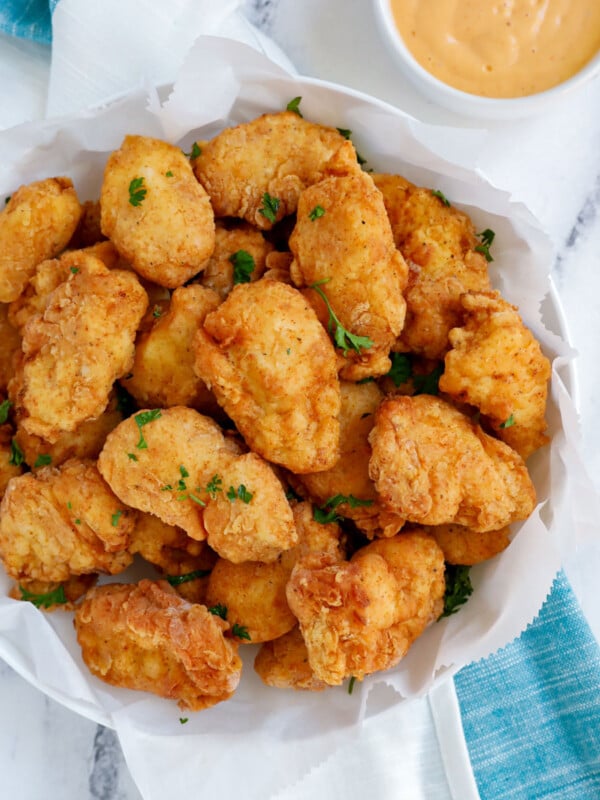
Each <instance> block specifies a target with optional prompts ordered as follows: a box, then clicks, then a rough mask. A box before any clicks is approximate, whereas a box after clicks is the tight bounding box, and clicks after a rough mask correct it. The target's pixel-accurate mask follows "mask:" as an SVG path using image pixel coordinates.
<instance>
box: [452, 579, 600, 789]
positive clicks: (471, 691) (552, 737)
mask: <svg viewBox="0 0 600 800" xmlns="http://www.w3.org/2000/svg"><path fill="white" fill-rule="evenodd" d="M454 680H455V686H456V692H457V695H458V700H459V704H460V709H461V716H462V722H463V728H464V732H465V738H466V741H467V746H468V749H469V756H470V759H471V764H472V767H473V772H474V774H475V779H476V781H477V785H478V788H479V793H480V795H481V798H482V800H542V798H544V800H600V648H599V647H598V644H597V642H596V640H595V638H594V636H593V634H592V632H591V630H590V628H589V626H588V624H587V622H586V621H585V618H584V617H583V614H582V612H581V610H580V608H579V604H578V602H577V600H576V598H575V596H574V594H573V591H572V589H571V587H570V585H569V583H568V581H567V579H566V577H565V575H564V574H563V573H562V572H561V573H559V575H558V577H557V578H556V580H555V582H554V585H553V588H552V592H551V594H550V595H549V597H548V599H547V601H546V603H545V604H544V606H543V607H542V610H541V612H540V614H539V616H538V618H537V619H536V620H535V621H534V622H533V623H532V624H531V625H530V626H529V627H528V628H527V630H526V631H524V633H523V634H522V635H521V636H520V637H519V638H518V639H517V640H516V641H515V642H513V643H512V644H510V645H508V646H507V647H505V648H503V649H502V650H500V651H499V652H498V653H496V654H495V655H493V656H491V657H489V658H486V659H484V660H482V661H479V662H477V663H475V664H471V665H469V666H468V667H465V668H464V669H462V670H461V671H460V672H459V673H458V674H457V675H456V676H455V679H454Z"/></svg>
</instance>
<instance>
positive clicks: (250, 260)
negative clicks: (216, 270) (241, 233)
mask: <svg viewBox="0 0 600 800" xmlns="http://www.w3.org/2000/svg"><path fill="white" fill-rule="evenodd" d="M229 260H230V261H231V263H232V264H233V283H234V285H236V284H238V283H250V276H251V275H252V273H253V272H254V268H255V266H256V264H255V263H254V257H253V256H252V254H251V253H249V252H248V251H247V250H236V252H235V253H232V254H231V255H230V256H229Z"/></svg>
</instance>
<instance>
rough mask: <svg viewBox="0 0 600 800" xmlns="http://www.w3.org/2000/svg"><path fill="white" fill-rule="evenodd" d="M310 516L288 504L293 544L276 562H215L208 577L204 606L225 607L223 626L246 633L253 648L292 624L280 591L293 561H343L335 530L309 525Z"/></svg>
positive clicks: (305, 508)
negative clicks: (311, 556)
mask: <svg viewBox="0 0 600 800" xmlns="http://www.w3.org/2000/svg"><path fill="white" fill-rule="evenodd" d="M312 512H313V508H312V505H311V503H296V504H295V505H294V507H293V514H294V523H295V526H296V530H297V532H298V544H297V545H296V546H295V547H293V548H292V549H290V550H287V551H286V552H284V553H282V554H281V555H280V557H279V558H278V559H277V560H276V561H273V562H271V563H264V562H262V561H246V562H244V563H238V564H234V563H232V562H230V561H227V560H225V559H219V560H218V561H217V563H216V564H215V567H214V569H213V571H212V572H211V574H210V577H209V579H208V589H207V594H206V604H207V605H208V606H216V605H221V606H224V607H226V608H227V609H228V614H227V619H228V620H229V622H231V623H237V624H238V625H241V626H243V627H244V628H246V630H247V632H248V635H249V637H250V639H249V641H250V642H252V643H253V644H256V643H258V642H266V641H269V640H271V639H276V638H278V637H279V636H282V635H283V634H284V633H286V632H287V631H289V630H291V628H293V627H294V625H295V624H296V617H295V616H294V615H293V614H292V612H291V611H290V609H289V606H288V603H287V599H286V594H285V590H286V585H287V582H288V580H289V577H290V575H291V573H292V569H293V567H294V564H295V563H296V561H297V560H298V559H299V558H302V557H303V556H305V555H307V554H308V553H327V554H329V555H332V556H333V557H334V558H335V559H336V560H338V561H341V560H342V558H343V554H342V549H341V545H340V528H339V526H338V525H337V524H336V523H331V524H329V525H321V524H320V523H318V522H315V521H314V519H313V513H312Z"/></svg>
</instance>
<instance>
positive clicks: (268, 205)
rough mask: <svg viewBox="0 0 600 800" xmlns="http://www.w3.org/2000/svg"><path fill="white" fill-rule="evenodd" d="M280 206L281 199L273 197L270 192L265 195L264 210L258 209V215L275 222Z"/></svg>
mask: <svg viewBox="0 0 600 800" xmlns="http://www.w3.org/2000/svg"><path fill="white" fill-rule="evenodd" d="M280 205H281V201H280V200H279V198H277V197H271V195H270V194H269V193H268V192H265V193H264V194H263V205H262V208H259V209H258V213H259V214H262V215H263V217H264V218H265V219H268V220H269V222H275V219H276V218H277V212H278V211H279V206H280Z"/></svg>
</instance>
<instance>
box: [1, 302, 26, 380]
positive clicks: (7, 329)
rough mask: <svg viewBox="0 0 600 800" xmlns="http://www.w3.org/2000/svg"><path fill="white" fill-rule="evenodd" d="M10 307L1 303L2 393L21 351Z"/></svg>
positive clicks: (19, 337)
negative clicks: (10, 316) (9, 314)
mask: <svg viewBox="0 0 600 800" xmlns="http://www.w3.org/2000/svg"><path fill="white" fill-rule="evenodd" d="M8 313H9V306H7V305H6V304H5V303H0V392H1V393H5V392H6V388H7V386H8V382H9V381H10V379H11V377H12V375H13V373H14V369H15V356H16V355H17V353H19V352H20V351H21V336H20V335H19V332H18V331H17V330H16V329H15V328H14V327H13V326H12V325H11V323H10V321H9V318H8Z"/></svg>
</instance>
